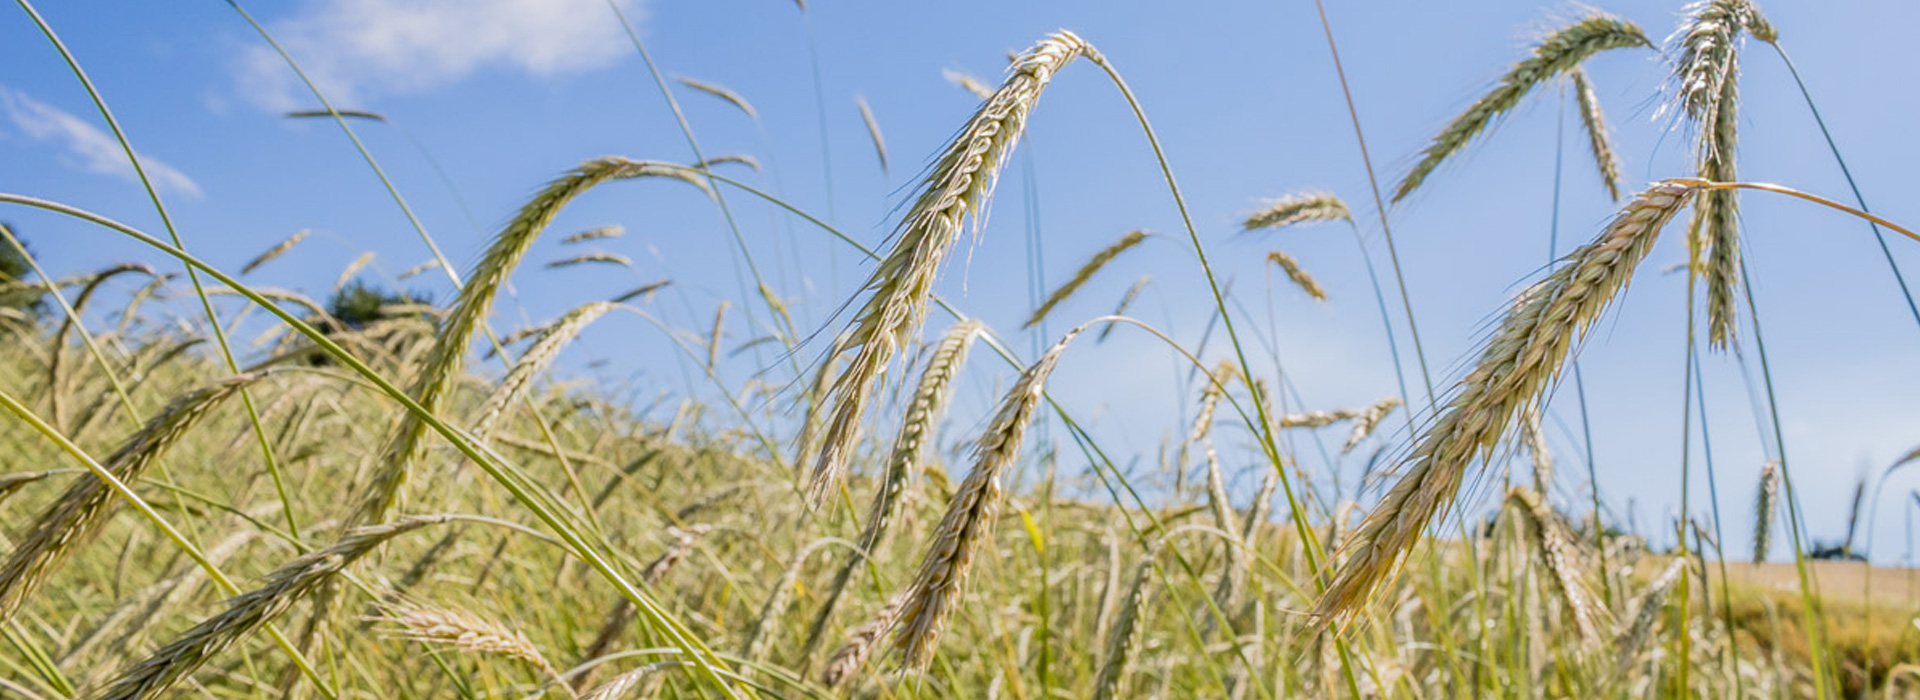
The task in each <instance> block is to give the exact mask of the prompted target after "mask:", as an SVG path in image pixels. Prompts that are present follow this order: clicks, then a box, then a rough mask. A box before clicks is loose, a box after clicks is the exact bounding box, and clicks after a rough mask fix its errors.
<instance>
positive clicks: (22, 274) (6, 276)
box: [0, 222, 47, 322]
mask: <svg viewBox="0 0 1920 700" xmlns="http://www.w3.org/2000/svg"><path fill="white" fill-rule="evenodd" d="M0 228H4V229H6V230H7V233H8V234H10V235H11V236H12V240H15V241H19V244H20V245H19V247H16V246H14V245H13V244H12V243H8V242H5V241H0V309H7V310H11V311H14V312H18V313H19V314H20V315H22V316H25V317H26V318H28V319H32V320H36V321H37V320H39V319H40V317H41V316H42V315H44V314H45V313H46V311H47V302H46V298H45V297H46V294H45V293H44V292H42V291H41V290H39V289H34V288H29V287H27V286H26V285H28V284H31V283H30V282H28V279H29V278H31V277H32V276H33V265H32V263H30V262H28V260H27V256H28V255H29V253H28V252H25V251H24V250H23V249H25V247H26V245H27V242H26V241H25V240H22V239H20V238H19V235H20V234H19V231H17V230H15V229H14V228H13V227H12V226H11V225H8V224H7V223H6V222H0ZM7 320H15V321H17V320H19V319H17V318H14V314H10V313H0V322H5V321H7Z"/></svg>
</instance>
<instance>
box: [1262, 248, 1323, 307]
mask: <svg viewBox="0 0 1920 700" xmlns="http://www.w3.org/2000/svg"><path fill="white" fill-rule="evenodd" d="M1267 262H1269V263H1272V264H1274V265H1277V266H1279V267H1280V270H1281V271H1283V272H1286V273H1287V279H1290V280H1293V283H1294V285H1295V286H1298V287H1299V288H1300V291H1303V292H1306V293H1307V296H1310V297H1313V300H1314V301H1326V300H1327V290H1326V289H1325V288H1324V287H1321V286H1320V281H1319V280H1316V279H1314V278H1313V275H1309V274H1307V271H1306V270H1304V269H1301V267H1300V261H1298V260H1294V259H1293V256H1291V255H1288V254H1286V252H1285V251H1279V250H1275V251H1271V252H1268V253H1267Z"/></svg>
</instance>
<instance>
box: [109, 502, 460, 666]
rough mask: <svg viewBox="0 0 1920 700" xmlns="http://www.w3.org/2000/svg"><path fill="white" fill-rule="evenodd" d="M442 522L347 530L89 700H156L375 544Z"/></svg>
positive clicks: (410, 520)
mask: <svg viewBox="0 0 1920 700" xmlns="http://www.w3.org/2000/svg"><path fill="white" fill-rule="evenodd" d="M446 520H447V518H446V517H445V516H411V517H404V518H399V519H396V520H393V521H392V522H388V523H386V524H382V525H372V526H367V527H360V528H354V529H352V530H348V531H347V532H346V534H344V535H342V536H341V537H340V539H339V540H337V541H335V542H334V544H333V545H332V546H329V547H327V548H325V549H321V550H316V551H314V552H312V553H309V554H306V555H304V556H301V557H300V558H298V559H294V560H293V561H291V562H288V563H287V564H285V565H282V566H281V567H280V568H278V569H274V570H273V573H270V574H267V576H266V578H265V579H264V581H263V582H262V584H261V585H260V587H258V588H255V589H253V590H251V591H247V592H246V593H242V594H240V595H238V596H235V597H233V598H230V599H228V600H227V602H226V609H225V610H222V611H221V612H220V613H218V614H216V615H214V616H213V617H210V618H207V619H206V620H205V621H203V622H201V623H200V624H198V625H195V626H194V627H193V629H190V630H187V631H186V633H184V634H182V635H180V636H179V637H177V638H175V639H174V640H173V641H172V642H170V643H168V644H166V645H165V646H162V647H160V649H159V650H157V651H155V652H154V653H153V654H152V655H151V656H148V657H147V658H146V659H145V660H143V661H141V662H139V663H136V664H134V665H132V666H129V667H127V668H126V669H125V670H123V671H121V672H120V673H119V674H118V675H117V676H115V677H114V679H113V680H112V681H110V682H108V683H107V684H106V685H104V686H102V688H101V690H99V691H98V692H96V693H94V694H93V695H91V696H89V697H90V698H91V700H148V699H149V698H155V697H159V696H160V695H162V694H164V693H165V692H166V691H167V689H169V688H171V687H173V686H174V684H176V683H179V682H180V681H182V680H184V679H186V678H187V676H189V675H191V674H192V673H193V672H194V671H196V670H198V669H199V668H200V667H201V666H202V665H204V664H206V662H207V661H209V660H211V659H212V658H213V657H215V656H218V655H219V654H220V653H221V652H223V651H226V650H227V648H228V647H231V646H233V644H234V643H235V642H238V641H240V640H241V639H243V638H245V637H247V636H248V635H250V634H252V633H253V632H255V631H257V630H259V629H260V628H261V627H264V626H266V624H267V623H269V622H272V621H273V620H274V618H277V617H279V616H280V615H281V614H282V613H285V612H286V611H287V610H288V609H290V608H292V607H293V605H294V604H295V603H297V602H299V601H300V600H301V599H303V598H306V597H307V596H308V595H310V594H312V593H313V592H314V591H315V590H318V589H319V588H320V586H321V585H322V584H324V583H326V582H327V581H329V580H331V579H332V578H333V576H334V575H335V574H338V573H340V571H342V570H344V569H345V568H347V566H349V565H351V564H353V562H355V561H357V560H358V559H360V558H361V557H363V556H365V555H366V554H367V553H368V552H371V551H373V550H374V548H376V547H378V546H380V544H381V543H384V542H386V541H387V540H390V539H393V538H394V537H397V536H399V535H402V534H405V533H407V532H411V531H413V530H417V529H419V528H421V527H424V526H426V525H431V524H434V523H440V522H446Z"/></svg>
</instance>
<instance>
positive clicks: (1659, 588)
mask: <svg viewBox="0 0 1920 700" xmlns="http://www.w3.org/2000/svg"><path fill="white" fill-rule="evenodd" d="M1686 568H1687V560H1685V559H1682V558H1680V557H1674V559H1673V561H1672V562H1671V563H1669V564H1667V568H1666V569H1665V570H1663V571H1662V572H1661V573H1660V576H1659V578H1656V579H1654V580H1653V582H1652V583H1649V584H1647V588H1646V590H1645V591H1643V592H1642V593H1641V594H1640V597H1639V598H1638V599H1636V600H1634V601H1633V603H1632V604H1631V605H1630V606H1629V607H1628V608H1627V610H1628V615H1627V617H1626V620H1627V622H1626V623H1625V625H1624V626H1622V627H1621V628H1620V629H1619V631H1618V632H1617V633H1616V634H1615V635H1614V639H1613V646H1614V653H1615V654H1616V656H1615V657H1614V664H1613V669H1614V673H1615V674H1621V673H1625V672H1626V670H1627V667H1628V666H1631V665H1633V660H1634V658H1635V657H1637V656H1639V655H1640V650H1641V649H1642V648H1644V647H1646V645H1647V640H1648V639H1651V638H1652V637H1653V626H1654V624H1655V623H1658V622H1659V621H1660V609H1661V608H1662V607H1665V606H1666V604H1667V595H1668V594H1670V593H1672V592H1673V586H1674V584H1675V583H1677V582H1679V580H1680V576H1681V574H1682V573H1683V572H1684V571H1686ZM1681 663H1691V662H1690V661H1687V660H1684V659H1683V660H1682V661H1681Z"/></svg>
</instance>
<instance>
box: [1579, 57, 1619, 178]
mask: <svg viewBox="0 0 1920 700" xmlns="http://www.w3.org/2000/svg"><path fill="white" fill-rule="evenodd" d="M1567 75H1568V76H1569V77H1570V78H1572V80H1573V95H1574V98H1575V101H1576V102H1577V103H1578V104H1579V106H1580V127H1581V129H1582V130H1584V131H1586V133H1587V150H1588V152H1590V153H1592V154H1593V165H1594V167H1596V168H1598V169H1599V170H1600V184H1601V185H1602V186H1604V187H1606V188H1607V196H1608V197H1609V198H1612V199H1613V201H1616V202H1618V201H1620V154H1618V153H1616V152H1614V150H1613V137H1612V136H1610V135H1608V132H1607V115H1606V114H1605V113H1603V112H1601V111H1600V96H1599V95H1598V94H1595V92H1594V90H1593V81H1592V80H1589V79H1588V78H1587V71H1586V70H1585V69H1583V68H1575V69H1573V70H1571V71H1568V72H1567Z"/></svg>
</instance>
